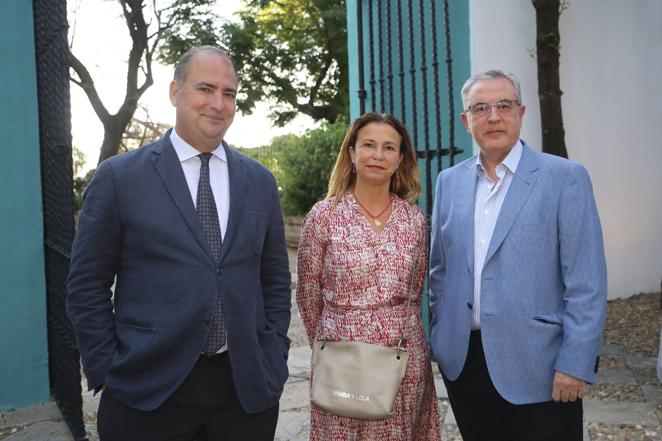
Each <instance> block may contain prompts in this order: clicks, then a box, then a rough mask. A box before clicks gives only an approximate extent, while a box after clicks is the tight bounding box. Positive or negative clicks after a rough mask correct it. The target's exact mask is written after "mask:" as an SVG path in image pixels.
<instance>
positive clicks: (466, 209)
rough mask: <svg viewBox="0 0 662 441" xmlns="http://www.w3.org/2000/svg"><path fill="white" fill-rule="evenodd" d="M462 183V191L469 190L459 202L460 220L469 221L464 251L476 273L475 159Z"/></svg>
mask: <svg viewBox="0 0 662 441" xmlns="http://www.w3.org/2000/svg"><path fill="white" fill-rule="evenodd" d="M461 179H462V182H461V183H460V185H459V188H461V189H468V190H467V193H465V194H462V195H460V198H459V201H458V212H459V215H458V218H459V219H468V220H470V222H467V223H466V224H465V225H464V230H463V242H464V251H465V256H466V259H467V266H468V267H469V271H471V273H472V274H473V272H474V206H475V203H476V202H475V201H476V162H475V157H474V158H473V160H471V161H467V162H466V164H465V170H463V173H462V177H461Z"/></svg>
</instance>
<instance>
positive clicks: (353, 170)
mask: <svg viewBox="0 0 662 441" xmlns="http://www.w3.org/2000/svg"><path fill="white" fill-rule="evenodd" d="M354 173H356V168H355V167H354V163H353V162H352V174H354Z"/></svg>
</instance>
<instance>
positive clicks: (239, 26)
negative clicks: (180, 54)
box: [221, 0, 349, 126]
mask: <svg viewBox="0 0 662 441" xmlns="http://www.w3.org/2000/svg"><path fill="white" fill-rule="evenodd" d="M238 15H239V21H238V22H237V23H226V24H225V25H223V27H222V38H221V41H222V43H223V46H224V47H226V48H227V50H228V53H229V54H230V56H231V57H232V58H233V60H234V62H235V65H236V68H237V71H238V74H239V78H240V81H241V85H240V95H239V102H238V107H239V110H240V111H242V112H243V113H250V112H251V111H252V109H253V108H254V107H255V104H256V103H257V102H259V101H266V102H269V103H272V107H271V109H270V111H271V113H270V119H271V120H272V121H273V122H274V123H275V124H276V125H277V126H283V125H285V124H286V123H287V122H289V121H291V120H292V119H293V118H294V117H295V116H296V115H297V114H298V113H304V114H306V115H309V116H310V117H311V118H313V119H314V120H316V121H319V120H326V121H328V122H333V121H335V120H336V119H337V118H338V117H339V116H347V115H348V113H349V112H348V109H349V102H348V90H349V89H348V84H349V80H348V66H347V24H346V12H345V1H344V0H280V1H256V0H253V1H251V0H244V8H243V9H242V10H241V11H240V12H239V14H238Z"/></svg>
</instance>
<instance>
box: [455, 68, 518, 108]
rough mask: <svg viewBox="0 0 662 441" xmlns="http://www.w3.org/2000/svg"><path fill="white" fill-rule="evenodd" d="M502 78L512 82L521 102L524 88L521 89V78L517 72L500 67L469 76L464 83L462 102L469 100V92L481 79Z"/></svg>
mask: <svg viewBox="0 0 662 441" xmlns="http://www.w3.org/2000/svg"><path fill="white" fill-rule="evenodd" d="M501 78H503V79H504V80H507V81H508V82H509V83H510V84H512V86H513V89H515V95H517V101H518V102H520V103H521V102H522V90H521V89H520V86H519V80H518V79H517V77H516V76H515V74H512V73H510V72H505V71H502V70H498V69H492V70H488V71H485V72H480V73H477V74H473V75H472V76H471V77H469V79H468V80H467V81H466V82H465V83H464V86H462V103H463V104H466V102H467V100H468V99H469V92H470V91H471V88H472V87H474V86H475V85H476V83H478V82H479V81H485V80H498V79H501Z"/></svg>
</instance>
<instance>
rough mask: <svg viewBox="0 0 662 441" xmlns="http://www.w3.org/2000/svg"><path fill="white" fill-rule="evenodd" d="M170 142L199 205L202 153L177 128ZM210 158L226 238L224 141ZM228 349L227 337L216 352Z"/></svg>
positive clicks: (227, 194) (211, 178)
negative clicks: (183, 137) (200, 155)
mask: <svg viewBox="0 0 662 441" xmlns="http://www.w3.org/2000/svg"><path fill="white" fill-rule="evenodd" d="M170 142H171V143H172V146H173V147H174V148H175V152H176V153H177V157H178V158H179V162H180V164H181V165H182V170H183V171H184V176H185V177H186V184H187V185H188V189H189V191H190V192H191V199H193V205H194V206H196V205H197V200H198V181H200V165H201V164H202V162H201V161H200V158H199V157H198V155H199V154H200V153H201V152H199V151H197V150H196V149H194V148H193V147H192V146H191V145H190V144H189V143H187V142H186V141H184V140H183V139H182V138H181V136H179V135H178V134H177V131H176V130H175V129H172V132H170ZM211 153H212V156H211V158H210V159H209V183H210V184H211V191H212V193H213V194H214V202H215V203H216V210H217V211H218V222H219V224H220V227H221V237H222V238H223V239H224V240H225V230H226V229H227V226H228V214H229V213H230V175H229V174H228V158H227V156H226V154H225V149H224V148H223V143H222V142H221V144H220V145H219V146H218V147H217V148H216V150H214V151H213V152H211ZM227 350H228V344H227V339H226V343H225V344H224V345H223V347H222V348H220V349H219V350H218V352H216V353H217V354H220V353H221V352H225V351H227Z"/></svg>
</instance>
